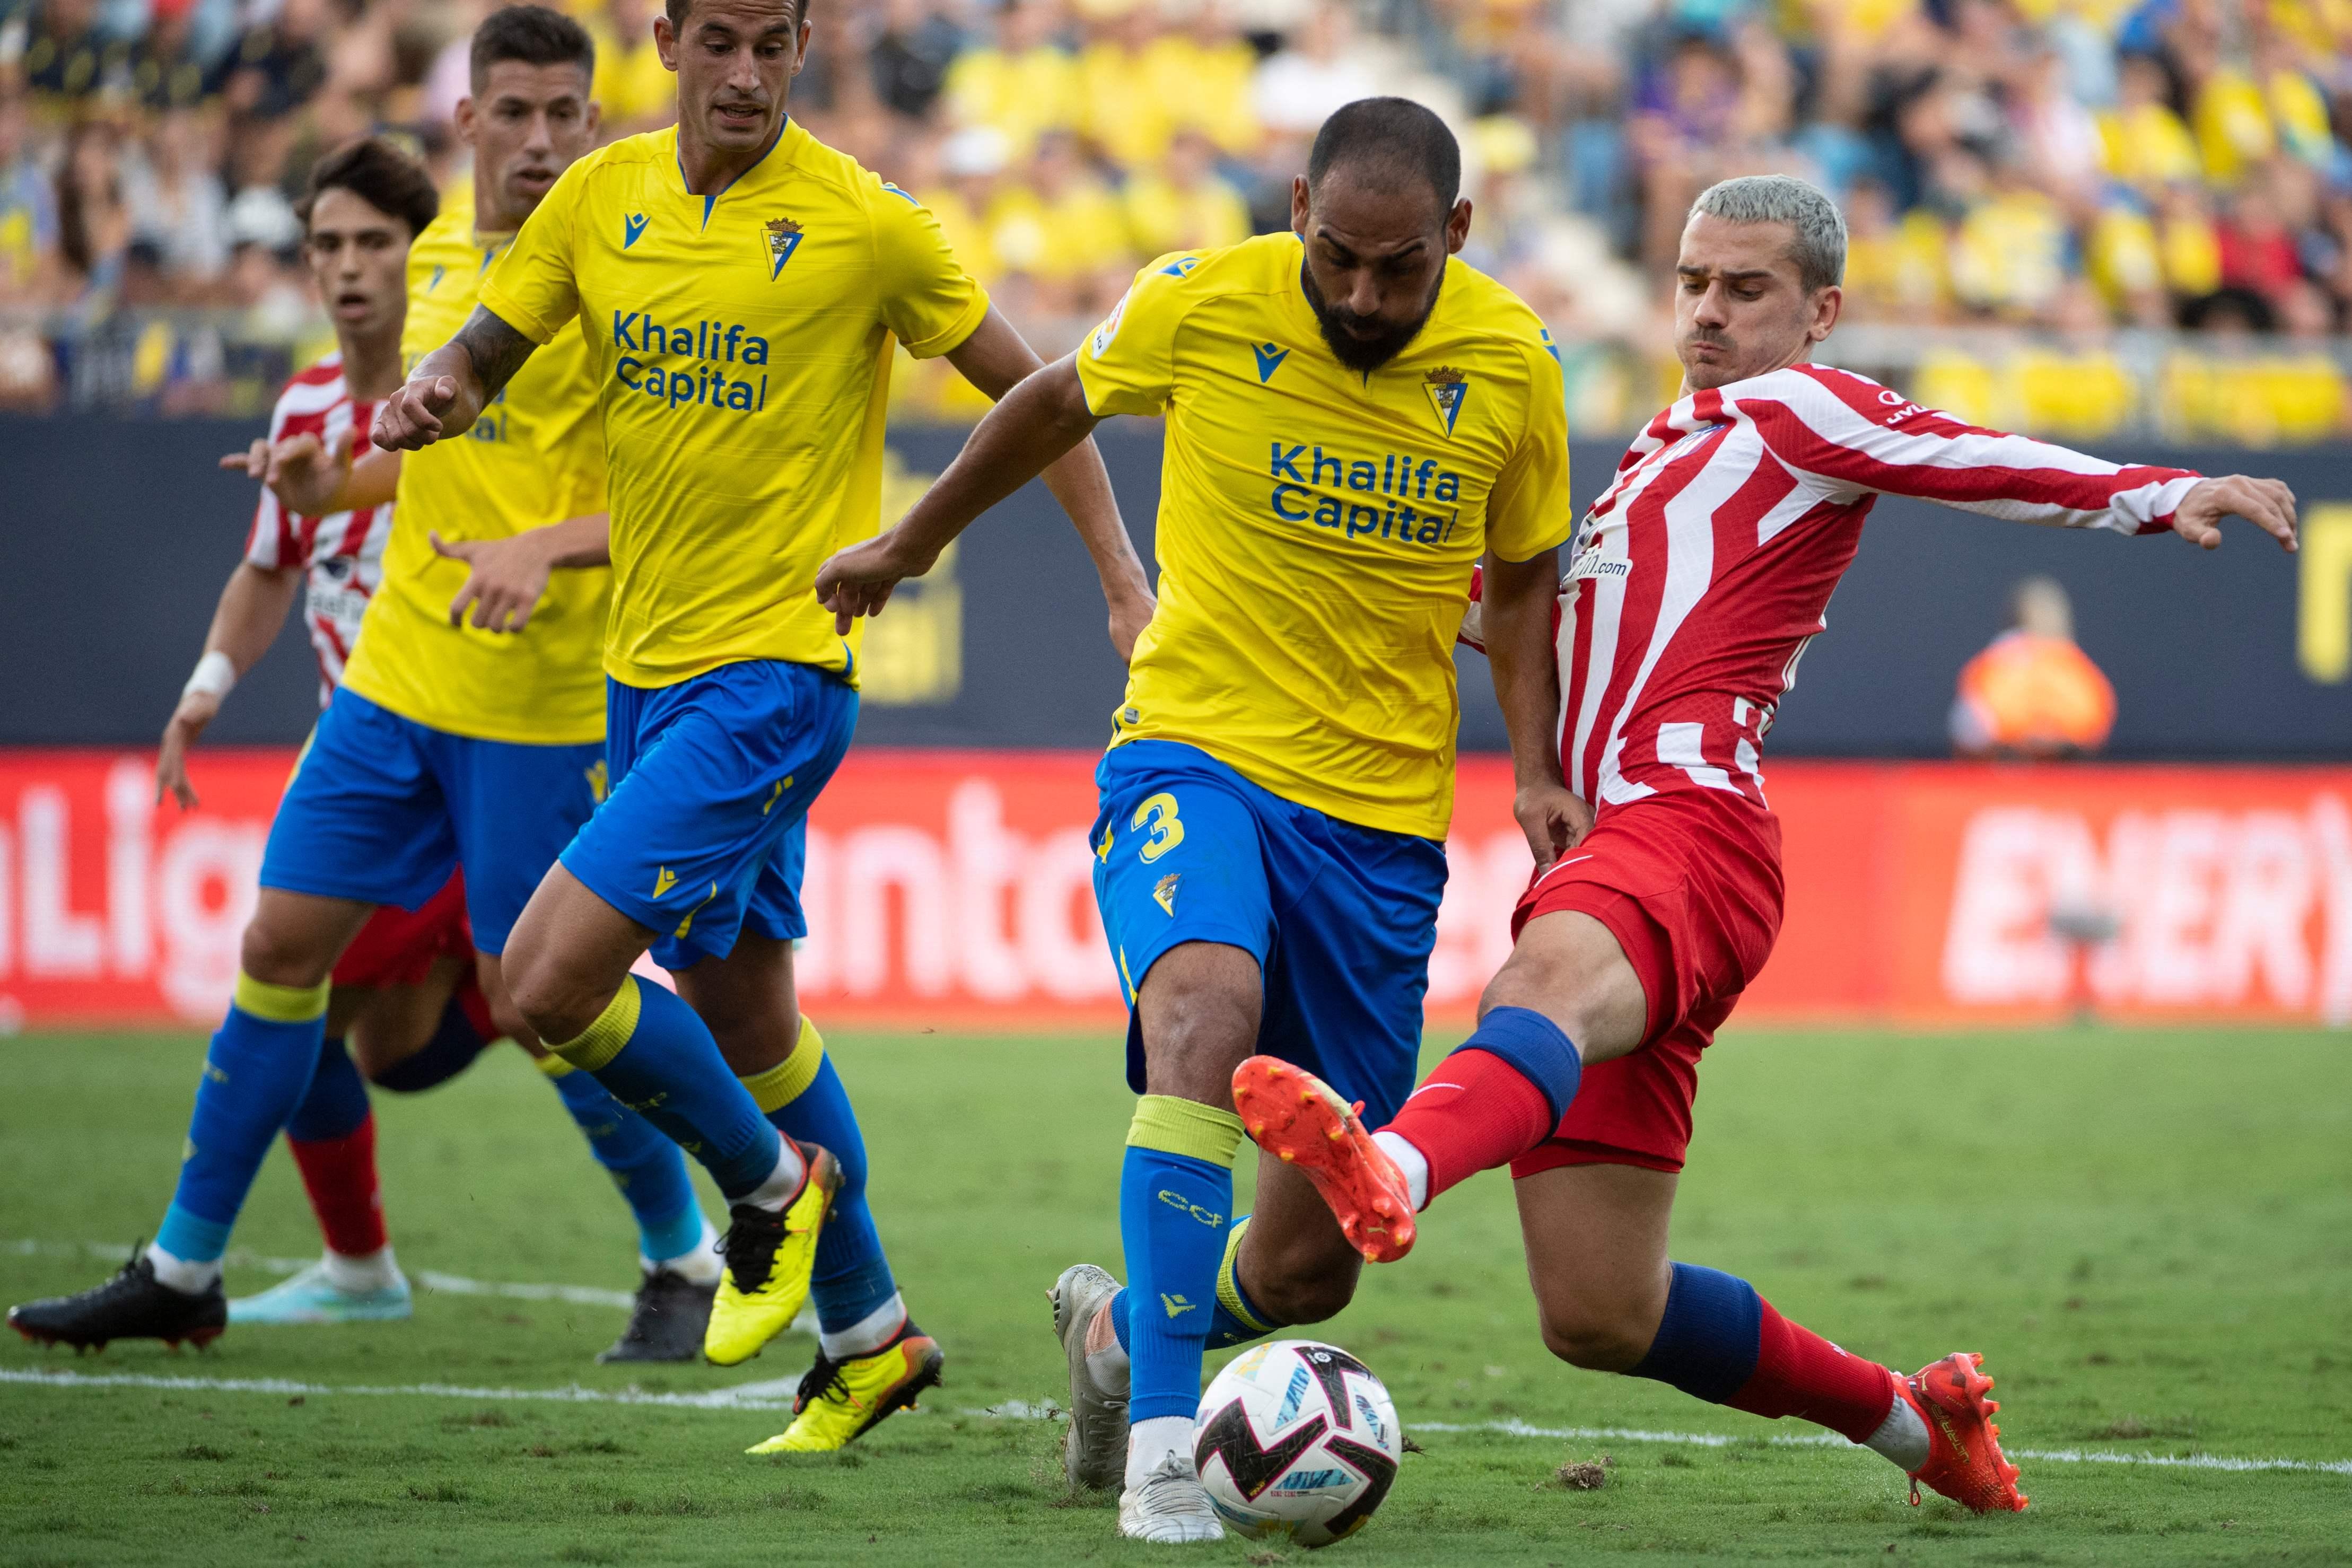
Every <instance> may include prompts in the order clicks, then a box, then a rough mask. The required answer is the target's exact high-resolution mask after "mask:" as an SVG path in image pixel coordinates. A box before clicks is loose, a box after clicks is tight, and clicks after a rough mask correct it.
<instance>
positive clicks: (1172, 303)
mask: <svg viewBox="0 0 2352 1568" xmlns="http://www.w3.org/2000/svg"><path fill="white" fill-rule="evenodd" d="M1185 259H1186V258H1185V257H1183V256H1161V257H1160V258H1159V259H1158V260H1157V261H1154V262H1152V263H1151V264H1150V266H1148V267H1145V268H1144V269H1143V270H1142V271H1141V272H1139V273H1137V274H1136V275H1135V282H1134V283H1133V284H1131V285H1130V286H1129V288H1128V291H1127V292H1126V293H1125V294H1122V295H1120V296H1119V298H1118V304H1116V305H1114V306H1112V307H1111V308H1110V314H1109V315H1108V316H1106V317H1104V318H1103V322H1102V325H1101V326H1099V327H1097V328H1096V329H1094V330H1093V331H1092V332H1091V333H1089V334H1088V335H1087V340H1086V341H1085V342H1083V343H1081V344H1079V345H1078V385H1079V386H1080V387H1081V388H1082V389H1083V390H1084V391H1085V392H1086V394H1087V408H1088V409H1089V410H1090V411H1092V412H1093V413H1094V414H1095V415H1096V416H1097V418H1102V417H1107V416H1108V415H1110V414H1114V413H1138V414H1155V413H1164V412H1165V411H1166V410H1167V407H1168V400H1169V398H1170V397H1171V395H1172V394H1173V393H1174V392H1175V390H1176V329H1177V327H1178V326H1179V325H1180V324H1181V323H1182V321H1183V319H1184V315H1185V312H1186V311H1188V310H1190V309H1191V308H1192V303H1193V301H1194V299H1195V298H1197V297H1198V290H1197V288H1196V287H1195V286H1194V285H1193V284H1192V280H1191V274H1192V268H1191V267H1186V266H1184V261H1185Z"/></svg>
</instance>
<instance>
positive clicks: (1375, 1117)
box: [1093, 740, 1445, 1127]
mask: <svg viewBox="0 0 2352 1568" xmlns="http://www.w3.org/2000/svg"><path fill="white" fill-rule="evenodd" d="M1095 783H1096V785H1097V788H1098V789H1099V790H1100V792H1101V800H1102V810H1101V814H1100V815H1099V816H1097V818H1096V819H1095V826H1094V835H1093V842H1094V845H1095V901H1096V903H1097V904H1098V905H1099V906H1100V907H1101V909H1102V920H1103V931H1104V934H1105V935H1106V936H1108V937H1109V939H1110V946H1111V957H1112V960H1113V962H1115V963H1116V964H1117V965H1118V975H1119V986H1120V989H1121V991H1122V992H1123V993H1124V994H1125V995H1126V997H1127V998H1128V1003H1129V1009H1133V1007H1134V1002H1135V994H1136V991H1137V989H1138V988H1139V987H1141V986H1142V984H1143V982H1144V977H1145V976H1147V975H1149V974H1150V971H1151V966H1152V965H1153V964H1154V963H1156V962H1158V961H1159V958H1160V955H1161V954H1162V953H1165V952H1167V951H1168V949H1169V948H1171V947H1173V946H1176V945H1177V944H1178V943H1180V942H1222V943H1225V944H1227V945H1228V946H1234V947H1240V948H1243V949H1245V950H1246V951H1247V952H1249V953H1250V954H1251V955H1252V956H1255V958H1256V959H1257V961H1258V968H1259V970H1260V972H1261V973H1262V974H1263V975H1264V976H1265V1011H1264V1014H1263V1015H1262V1018H1261V1020H1260V1022H1259V1026H1258V1040H1257V1049H1258V1051H1260V1052H1262V1053H1263V1054H1265V1055H1267V1056H1276V1057H1280V1058H1281V1059H1282V1060H1283V1061H1290V1062H1295V1063H1297V1065H1299V1066H1301V1067H1304V1068H1306V1069H1307V1070H1308V1071H1311V1072H1313V1073H1315V1074H1317V1075H1318V1077H1320V1078H1322V1079H1323V1081H1324V1082H1327V1083H1328V1084H1330V1085H1331V1087H1332V1088H1333V1089H1335V1090H1337V1091H1339V1093H1340V1094H1342V1095H1344V1096H1346V1097H1347V1098H1348V1099H1349V1100H1361V1101H1362V1102H1363V1103H1364V1121H1365V1124H1366V1125H1367V1126H1372V1127H1377V1126H1379V1125H1381V1124H1382V1123H1384V1122H1387V1121H1389V1120H1391V1118H1392V1117H1394V1116H1395V1114H1396V1113H1397V1109H1398V1107H1400V1106H1401V1105H1402V1104H1403V1103H1404V1101H1405V1096H1407V1095H1408V1094H1411V1093H1412V1084H1413V1076H1414V1071H1415V1067H1416V1063H1417V1062H1418V1061H1419V1059H1420V1055H1421V1004H1422V998H1423V995H1424V993H1426V992H1427V991H1428V989H1429V953H1430V949H1431V947H1433V946H1434V945H1435V944H1436V941H1437V906H1438V904H1439V902H1440V900H1442V899H1443V898H1444V894H1445V846H1444V845H1443V844H1441V843H1439V842H1438V841H1435V840H1433V839H1423V838H1416V837H1414V836H1413V835H1412V834H1410V833H1392V832H1385V831H1381V830H1380V829H1378V828H1365V827H1359V826H1357V825H1355V824H1354V823H1351V822H1342V821H1338V820H1337V819H1335V818H1332V817H1328V816H1326V815H1325V814H1324V813H1322V812H1321V811H1318V810H1315V809H1314V808H1312V807H1309V806H1301V805H1299V804H1297V802H1296V801H1292V800H1284V799H1283V798H1282V797H1280V796H1278V795H1276V794H1275V793H1273V792H1272V791H1271V790H1268V789H1263V788H1261V787H1259V786H1258V785H1255V784H1253V783H1251V782H1250V781H1249V780H1248V779H1244V778H1243V777H1242V776H1241V775H1240V774H1239V773H1236V772H1234V770H1233V769H1232V768H1228V767H1226V766H1225V765H1224V764H1223V763H1222V762H1219V761H1218V760H1216V759H1215V758H1213V757H1211V756H1209V755H1208V753H1206V752H1204V751H1202V750H1200V749H1198V748H1197V747H1190V746H1185V745H1182V744H1181V743H1179V742H1176V741H1168V740H1131V741H1129V742H1128V743H1127V744H1126V745H1124V746H1115V747H1111V749H1110V750H1109V751H1108V753H1107V754H1106V755H1105V756H1104V758H1103V759H1102V763H1101V765H1100V766H1099V767H1097V768H1096V769H1095ZM1127 1077H1128V1083H1129V1087H1131V1088H1133V1089H1134V1090H1135V1092H1137V1093H1139V1094H1140V1093H1141V1092H1143V1087H1144V1078H1143V1039H1142V1027H1141V1024H1140V1021H1139V1017H1138V1015H1137V1014H1136V1013H1135V1012H1134V1011H1133V1010H1130V1011H1129V1018H1128V1030H1127Z"/></svg>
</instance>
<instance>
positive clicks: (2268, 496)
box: [2172, 474, 2295, 550]
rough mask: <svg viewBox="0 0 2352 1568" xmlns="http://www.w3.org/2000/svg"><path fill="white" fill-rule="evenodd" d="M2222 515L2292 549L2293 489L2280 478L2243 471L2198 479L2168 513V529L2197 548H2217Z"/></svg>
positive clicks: (2293, 541)
mask: <svg viewBox="0 0 2352 1568" xmlns="http://www.w3.org/2000/svg"><path fill="white" fill-rule="evenodd" d="M2223 517H2243V518H2245V519H2246V521H2248V522H2250V523H2252V524H2253V525H2254V527H2256V528H2260V529H2262V530H2263V532H2264V533H2266V534H2268V535H2270V536H2271V538H2274V539H2276V540H2278V542H2279V545H2280V548H2281V549H2288V550H2292V549H2294V548H2295V534H2294V523H2295V518H2294V491H2293V490H2290V489H2288V488H2287V487H2286V486H2285V484H2284V482H2283V481H2281V480H2277V479H2256V478H2253V477H2252V476H2248V475H2244V474H2225V475H2223V476H2221V477H2220V478H2218V479H2200V480H2199V481H2198V482H2197V484H2196V485H2195V486H2192V487H2191V488H2190V490H2189V494H2188V495H2187V496H2186V497H2183V498H2182V500H2181V503H2180V509H2179V510H2178V511H2176V512H2174V513H2173V514H2172V531H2173V532H2174V533H2176V534H2179V536H2180V537H2181V538H2184V539H2187V540H2188V541H2189V543H2190V544H2193V545H2196V546H2198V547H2199V548H2200V549H2221V519H2222V518H2223Z"/></svg>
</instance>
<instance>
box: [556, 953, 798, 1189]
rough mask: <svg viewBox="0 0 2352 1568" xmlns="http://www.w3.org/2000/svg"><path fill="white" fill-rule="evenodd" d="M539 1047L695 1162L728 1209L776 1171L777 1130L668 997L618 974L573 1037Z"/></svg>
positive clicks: (701, 1026)
mask: <svg viewBox="0 0 2352 1568" xmlns="http://www.w3.org/2000/svg"><path fill="white" fill-rule="evenodd" d="M548 1049H549V1050H551V1051H554V1052H555V1054H556V1055H558V1056H561V1057H562V1058H563V1059H564V1060H565V1061H569V1062H571V1063H572V1066H574V1067H581V1068H585V1069H586V1070H587V1071H590V1072H593V1073H594V1074H595V1075H596V1082H599V1083H602V1084H603V1085H604V1087H605V1088H607V1089H609V1090H611V1091H612V1092H613V1095H614V1098H615V1099H617V1100H619V1101H620V1102H621V1103H622V1104H624V1105H626V1106H628V1107H629V1108H630V1109H632V1110H634V1111H635V1112H636V1113H638V1114H639V1115H641V1116H643V1117H644V1118H645V1119H646V1121H648V1122H651V1123H652V1124H654V1125H655V1126H656V1127H658V1128H660V1129H661V1130H662V1132H663V1133H665V1134H667V1135H668V1137H669V1139H670V1141H671V1142H673V1143H675V1144H677V1145H678V1147H680V1148H682V1149H684V1150H685V1151H686V1152H687V1153H688V1154H689V1155H693V1156H694V1157H695V1158H696V1159H698V1160H699V1161H701V1162H702V1167H703V1169H705V1170H707V1171H709V1173H710V1179H711V1180H713V1181H715V1182H717V1183H718V1184H719V1192H720V1193H721V1194H723V1195H724V1196H725V1197H726V1198H727V1201H728V1202H730V1203H735V1202H739V1201H740V1200H742V1199H744V1198H746V1197H750V1196H751V1194H752V1193H754V1192H756V1191H758V1190H759V1188H760V1186H761V1185H762V1184H763V1183H765V1182H766V1181H767V1179H768V1178H769V1177H770V1176H773V1175H775V1174H776V1165H777V1162H778V1159H779V1158H780V1155H781V1151H780V1150H779V1148H778V1146H777V1140H776V1130H775V1129H774V1128H773V1127H771V1126H770V1125H768V1122H767V1118H766V1117H764V1116H762V1115H761V1114H760V1107H759V1106H758V1104H756V1103H754V1102H753V1101H752V1099H751V1095H750V1094H749V1093H748V1092H745V1090H744V1088H743V1084H742V1082H741V1081H740V1080H739V1079H738V1078H737V1077H736V1076H735V1075H734V1074H733V1073H732V1072H730V1071H728V1070H727V1062H726V1060H725V1059H724V1058H722V1057H721V1056H720V1055H719V1042H718V1041H717V1040H713V1039H711V1038H710V1028H709V1025H708V1024H705V1023H704V1022H703V1021H702V1019H701V1018H700V1017H699V1016H698V1015H697V1014H696V1012H695V1010H694V1009H692V1008H690V1007H688V1006H687V1005H686V1002H685V1001H684V1000H683V999H682V998H679V997H678V996H677V994H676V993H674V992H672V991H669V990H667V989H666V988H663V987H660V986H656V985H654V984H652V983H651V982H649V981H646V980H641V979H639V978H638V977H636V976H635V975H630V976H627V977H625V978H624V979H623V980H622V982H621V988H620V989H619V990H618V991H615V992H614V994H613V1000H612V1001H611V1003H610V1004H608V1005H607V1006H606V1007H605V1009H604V1012H603V1013H601V1014H600V1015H598V1017H597V1019H596V1021H595V1022H594V1023H592V1024H590V1025H589V1026H588V1029H587V1031H586V1032H585V1033H583V1034H582V1035H581V1037H580V1038H579V1039H577V1040H567V1041H565V1042H564V1043H563V1044H562V1045H558V1044H556V1043H555V1042H554V1041H552V1040H550V1041H549V1042H548Z"/></svg>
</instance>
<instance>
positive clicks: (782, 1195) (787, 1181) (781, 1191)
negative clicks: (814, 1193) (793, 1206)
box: [736, 1133, 808, 1208]
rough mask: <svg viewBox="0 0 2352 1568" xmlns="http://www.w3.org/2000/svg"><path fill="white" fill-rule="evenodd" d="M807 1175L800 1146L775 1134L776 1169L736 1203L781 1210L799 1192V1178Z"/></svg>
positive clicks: (805, 1161)
mask: <svg viewBox="0 0 2352 1568" xmlns="http://www.w3.org/2000/svg"><path fill="white" fill-rule="evenodd" d="M807 1174H808V1161H807V1160H806V1159H804V1158H803V1157H802V1155H801V1146H800V1145H798V1144H795V1143H794V1142H793V1141H792V1140H791V1139H790V1138H787V1137H785V1136H784V1135H783V1134H782V1133H779V1134H776V1168H775V1169H774V1170H773V1171H772V1172H770V1173H769V1175H768V1179H767V1180H765V1181H763V1182H761V1184H760V1185H759V1186H757V1187H755V1188H753V1189H752V1190H751V1192H749V1193H747V1194H745V1195H744V1196H743V1197H740V1198H738V1199H737V1200H736V1201H737V1202H739V1203H748V1204H750V1205H751V1207H754V1208H782V1207H784V1205H786V1204H787V1203H790V1202H791V1201H792V1200H793V1195H795V1194H796V1193H798V1192H799V1191H800V1190H801V1178H802V1177H803V1176H806V1175H807Z"/></svg>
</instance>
